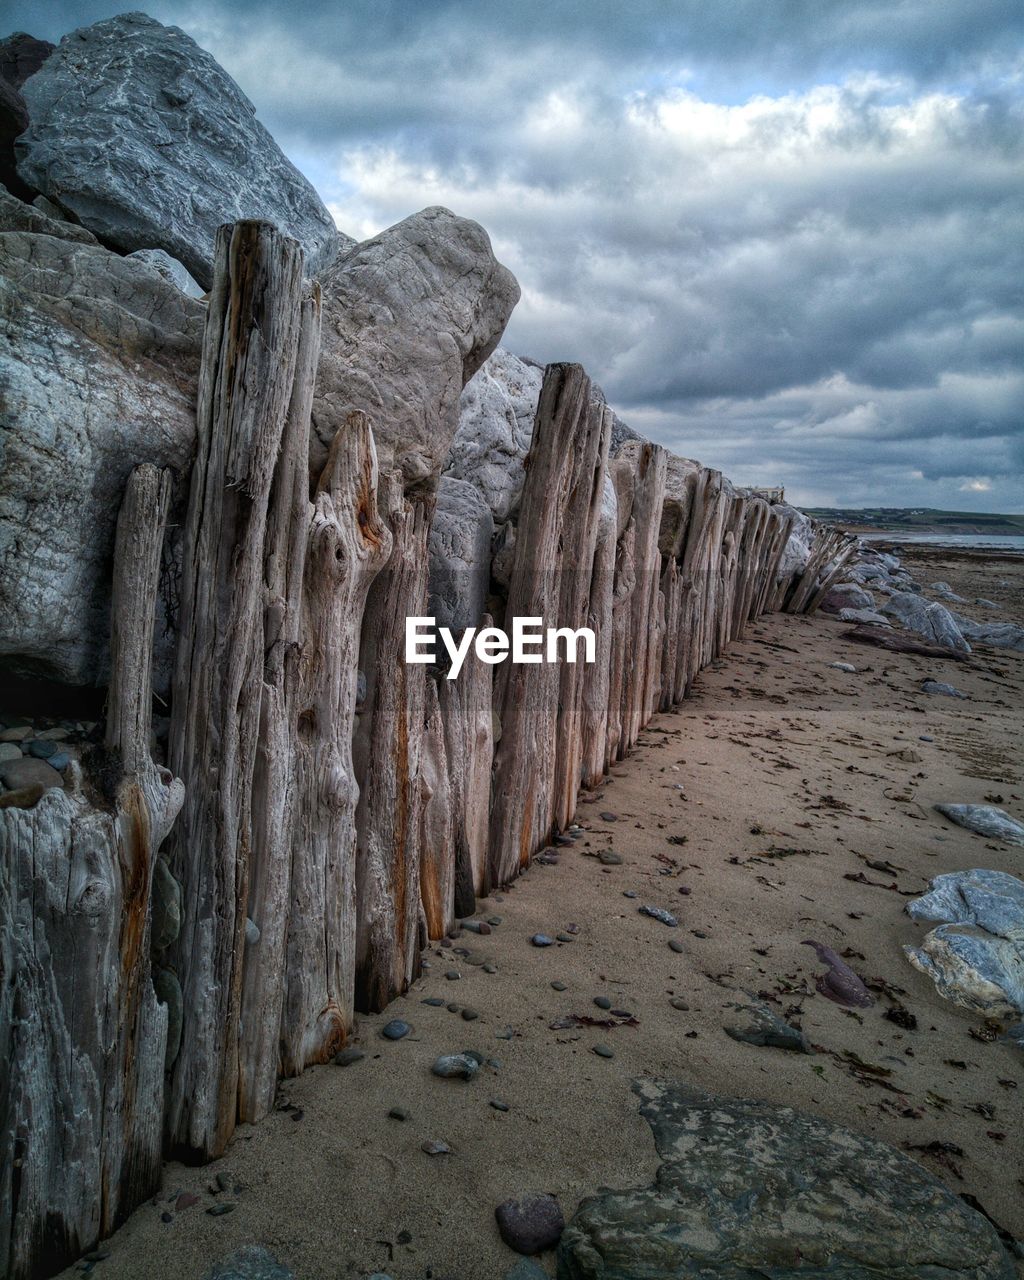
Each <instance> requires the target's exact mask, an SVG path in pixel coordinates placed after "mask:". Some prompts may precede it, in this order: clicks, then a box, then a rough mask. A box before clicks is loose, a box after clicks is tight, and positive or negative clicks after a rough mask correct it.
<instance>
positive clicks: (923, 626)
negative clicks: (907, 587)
mask: <svg viewBox="0 0 1024 1280" xmlns="http://www.w3.org/2000/svg"><path fill="white" fill-rule="evenodd" d="M882 612H883V613H884V614H886V615H887V616H888V617H890V618H895V619H896V620H897V622H899V623H901V624H902V625H903V626H904V627H906V628H907V630H908V631H914V632H916V633H917V634H918V635H920V636H924V637H925V639H926V640H930V641H932V642H933V643H934V644H939V645H944V646H945V647H946V648H947V649H955V650H957V652H959V653H970V652H971V646H970V645H969V644H968V643H967V641H966V640H965V639H964V637H963V634H962V633H961V631H960V628H959V627H958V626H957V624H956V620H955V619H954V617H953V615H952V614H951V613H950V612H949V610H948V609H947V608H946V607H945V606H944V605H941V604H939V603H938V602H933V603H931V604H929V603H928V601H927V600H923V599H922V598H921V597H920V596H915V595H912V594H911V593H910V592H909V591H897V592H894V593H893V595H891V596H890V597H889V599H888V600H887V601H886V602H885V604H884V605H883V606H882Z"/></svg>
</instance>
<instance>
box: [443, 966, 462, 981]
mask: <svg viewBox="0 0 1024 1280" xmlns="http://www.w3.org/2000/svg"><path fill="white" fill-rule="evenodd" d="M444 976H445V977H446V978H447V979H448V981H449V982H458V980H459V979H460V978H461V977H462V974H461V973H459V971H458V969H449V970H448V972H447V973H446V974H445V975H444Z"/></svg>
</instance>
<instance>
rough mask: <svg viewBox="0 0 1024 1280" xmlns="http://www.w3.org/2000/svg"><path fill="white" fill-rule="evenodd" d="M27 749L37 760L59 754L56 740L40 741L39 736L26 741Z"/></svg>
mask: <svg viewBox="0 0 1024 1280" xmlns="http://www.w3.org/2000/svg"><path fill="white" fill-rule="evenodd" d="M25 751H26V753H27V754H28V755H30V756H34V757H35V758H36V759H37V760H49V758H50V756H55V755H56V754H57V751H58V747H57V744H56V743H55V742H45V741H40V739H39V738H33V739H32V740H31V741H30V742H26V743H25Z"/></svg>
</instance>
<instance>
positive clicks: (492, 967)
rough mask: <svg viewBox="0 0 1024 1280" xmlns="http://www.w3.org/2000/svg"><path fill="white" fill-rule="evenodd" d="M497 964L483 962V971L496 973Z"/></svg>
mask: <svg viewBox="0 0 1024 1280" xmlns="http://www.w3.org/2000/svg"><path fill="white" fill-rule="evenodd" d="M497 972H498V966H497V965H496V964H485V965H484V973H497Z"/></svg>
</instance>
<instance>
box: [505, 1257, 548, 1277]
mask: <svg viewBox="0 0 1024 1280" xmlns="http://www.w3.org/2000/svg"><path fill="white" fill-rule="evenodd" d="M505 1280H548V1273H547V1272H546V1271H545V1270H544V1268H543V1267H542V1266H540V1265H539V1264H538V1263H536V1262H534V1260H533V1259H532V1258H520V1259H519V1261H518V1262H517V1263H516V1265H515V1266H514V1267H513V1268H512V1269H511V1270H510V1271H506V1272H505Z"/></svg>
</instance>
